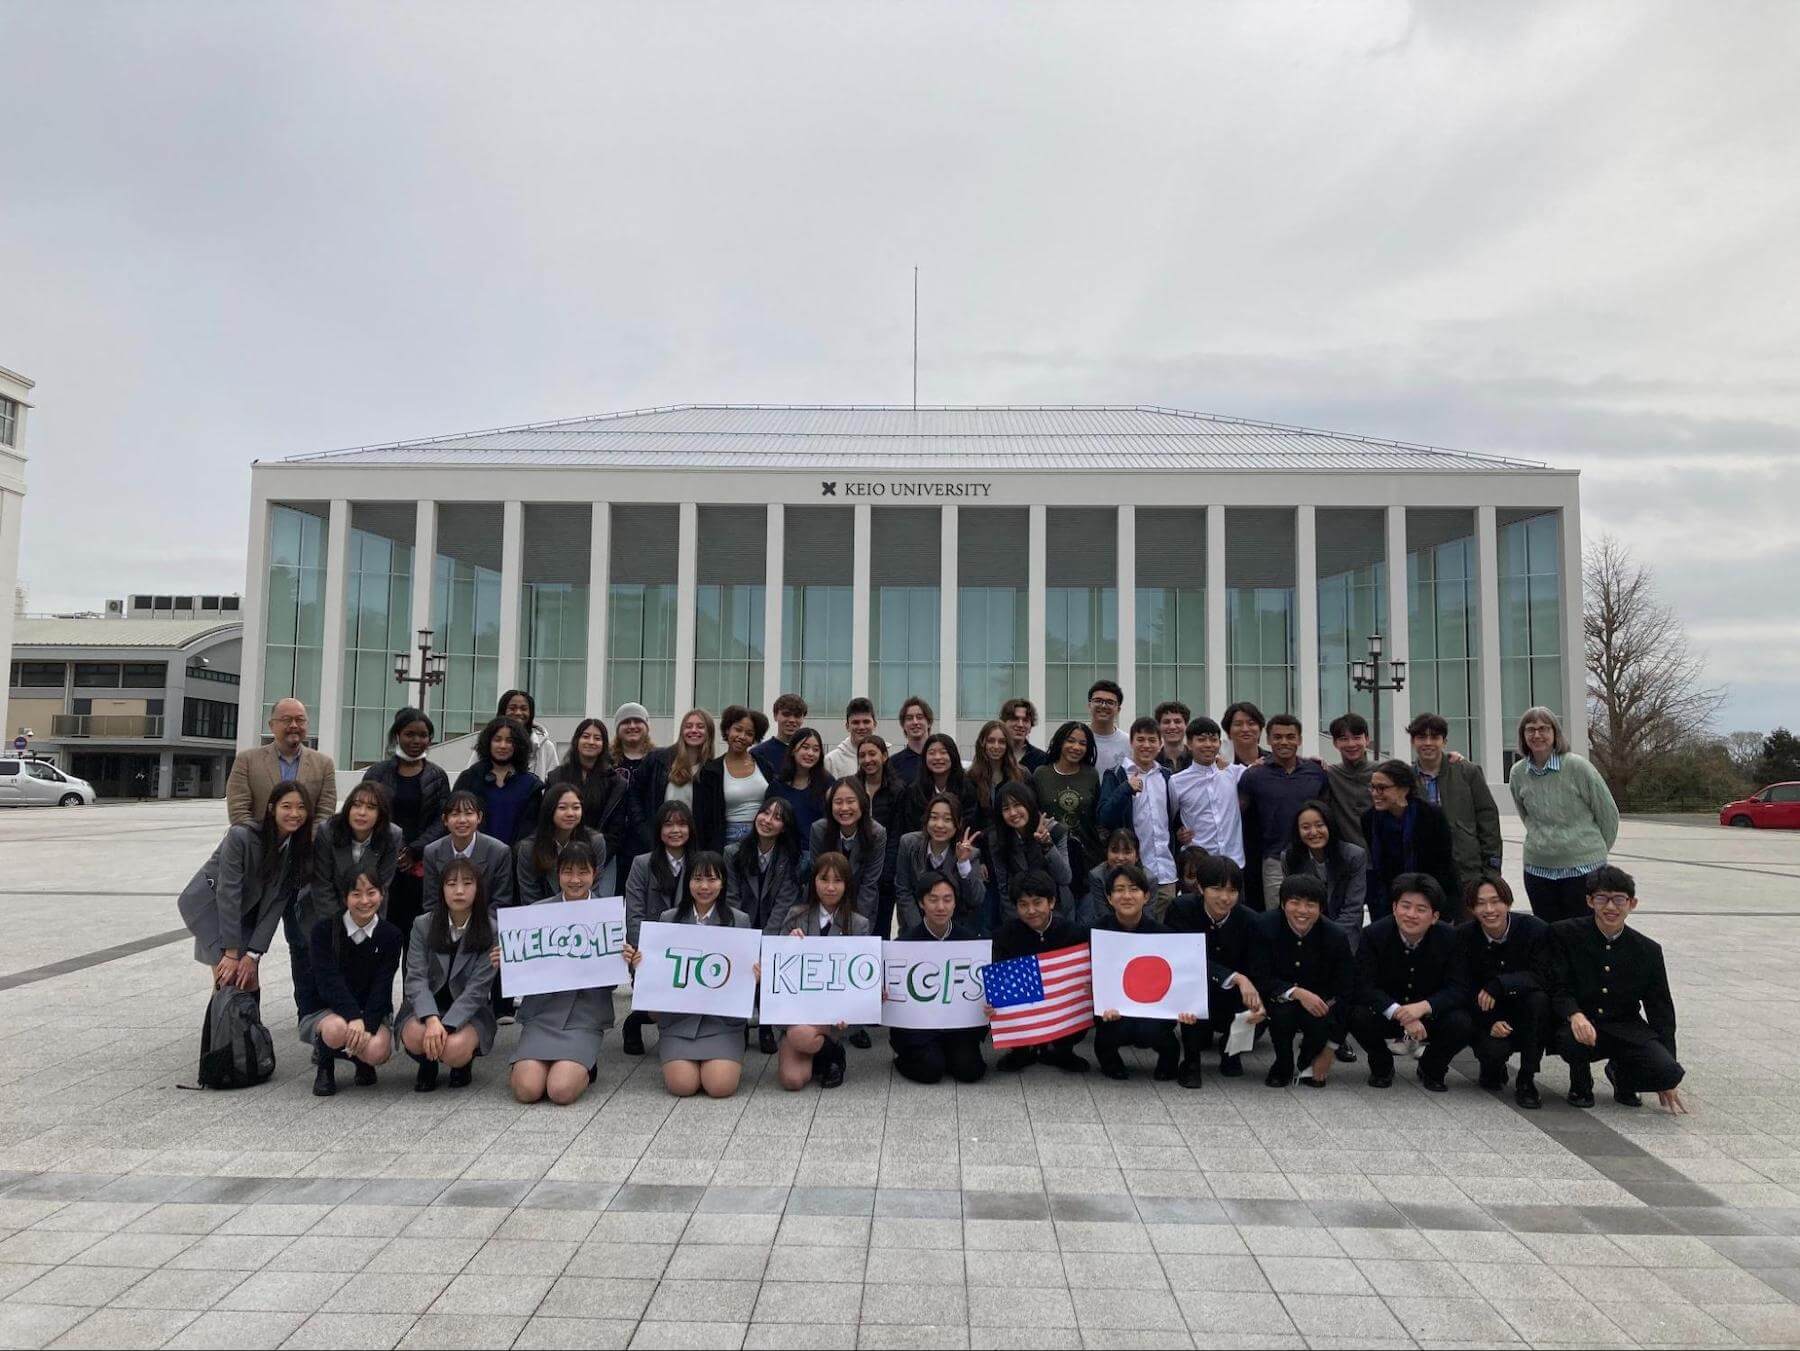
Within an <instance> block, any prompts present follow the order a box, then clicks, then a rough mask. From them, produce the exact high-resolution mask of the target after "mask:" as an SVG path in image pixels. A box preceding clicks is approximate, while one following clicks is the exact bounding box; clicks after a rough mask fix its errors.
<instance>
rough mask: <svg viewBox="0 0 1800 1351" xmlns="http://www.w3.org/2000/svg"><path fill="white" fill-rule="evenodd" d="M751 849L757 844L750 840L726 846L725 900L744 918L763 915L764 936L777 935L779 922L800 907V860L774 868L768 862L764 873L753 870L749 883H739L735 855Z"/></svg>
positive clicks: (772, 862)
mask: <svg viewBox="0 0 1800 1351" xmlns="http://www.w3.org/2000/svg"><path fill="white" fill-rule="evenodd" d="M754 848H756V842H755V840H754V839H751V838H749V837H746V838H744V839H741V840H739V841H737V842H736V843H735V844H728V845H726V846H725V899H726V900H727V901H728V902H730V904H731V908H732V909H733V910H737V911H740V912H741V913H743V914H744V915H746V916H749V917H755V916H757V915H762V916H763V917H764V919H763V924H762V931H763V932H764V933H779V932H781V929H780V925H781V921H782V920H784V919H786V918H787V916H788V912H789V911H790V910H792V909H793V908H794V907H795V906H796V905H799V904H800V861H799V859H795V860H794V861H793V865H792V866H791V867H777V866H776V863H775V860H774V859H770V860H769V866H768V868H767V870H763V869H759V868H752V869H751V870H750V874H749V878H748V880H744V881H740V880H739V878H738V871H737V856H738V854H739V853H740V852H742V851H743V850H745V849H754Z"/></svg>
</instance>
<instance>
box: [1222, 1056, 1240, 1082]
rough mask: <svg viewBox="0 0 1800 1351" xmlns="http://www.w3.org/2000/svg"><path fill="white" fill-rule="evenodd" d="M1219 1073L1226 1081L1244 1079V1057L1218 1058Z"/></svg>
mask: <svg viewBox="0 0 1800 1351" xmlns="http://www.w3.org/2000/svg"><path fill="white" fill-rule="evenodd" d="M1219 1073H1220V1074H1221V1075H1222V1076H1223V1077H1225V1078H1227V1079H1241V1078H1243V1077H1244V1057H1243V1056H1241V1055H1222V1056H1220V1057H1219Z"/></svg>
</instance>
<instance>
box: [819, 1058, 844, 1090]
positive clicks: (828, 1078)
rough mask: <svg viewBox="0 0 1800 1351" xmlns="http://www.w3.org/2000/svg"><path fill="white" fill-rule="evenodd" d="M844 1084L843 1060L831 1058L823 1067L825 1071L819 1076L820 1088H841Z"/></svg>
mask: <svg viewBox="0 0 1800 1351" xmlns="http://www.w3.org/2000/svg"><path fill="white" fill-rule="evenodd" d="M843 1086H844V1062H843V1061H841V1060H835V1059H834V1060H833V1061H832V1062H831V1063H830V1064H829V1065H827V1066H826V1067H825V1073H823V1074H821V1075H820V1076H819V1087H820V1088H842V1087H843Z"/></svg>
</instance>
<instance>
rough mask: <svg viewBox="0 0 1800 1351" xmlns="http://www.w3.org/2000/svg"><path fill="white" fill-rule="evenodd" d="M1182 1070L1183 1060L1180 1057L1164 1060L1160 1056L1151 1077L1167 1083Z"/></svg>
mask: <svg viewBox="0 0 1800 1351" xmlns="http://www.w3.org/2000/svg"><path fill="white" fill-rule="evenodd" d="M1180 1072H1181V1061H1180V1060H1179V1059H1170V1060H1163V1059H1161V1058H1158V1060H1157V1062H1156V1068H1155V1069H1154V1070H1153V1071H1152V1072H1151V1074H1150V1077H1151V1078H1152V1079H1154V1080H1156V1081H1157V1082H1158V1083H1161V1084H1166V1083H1168V1082H1169V1081H1170V1080H1172V1079H1173V1078H1174V1077H1175V1076H1176V1075H1177V1074H1179V1073H1180Z"/></svg>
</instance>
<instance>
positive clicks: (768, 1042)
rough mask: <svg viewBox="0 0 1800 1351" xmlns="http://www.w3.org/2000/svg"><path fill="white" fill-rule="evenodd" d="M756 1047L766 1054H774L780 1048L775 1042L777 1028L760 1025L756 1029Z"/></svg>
mask: <svg viewBox="0 0 1800 1351" xmlns="http://www.w3.org/2000/svg"><path fill="white" fill-rule="evenodd" d="M756 1049H757V1050H759V1051H761V1052H762V1053H763V1054H764V1055H774V1054H775V1052H776V1050H777V1049H779V1048H778V1047H777V1046H776V1044H775V1029H774V1028H772V1027H759V1028H757V1029H756Z"/></svg>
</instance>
